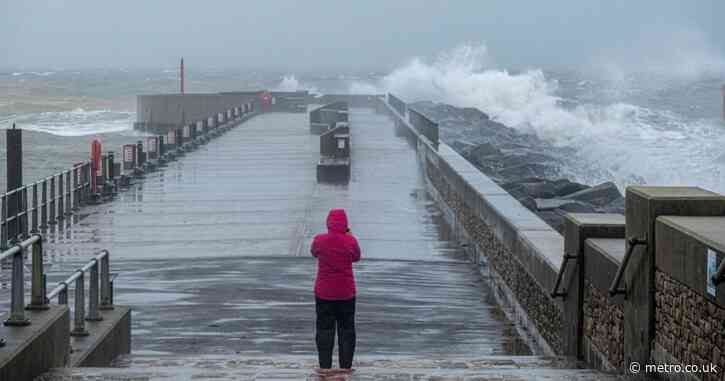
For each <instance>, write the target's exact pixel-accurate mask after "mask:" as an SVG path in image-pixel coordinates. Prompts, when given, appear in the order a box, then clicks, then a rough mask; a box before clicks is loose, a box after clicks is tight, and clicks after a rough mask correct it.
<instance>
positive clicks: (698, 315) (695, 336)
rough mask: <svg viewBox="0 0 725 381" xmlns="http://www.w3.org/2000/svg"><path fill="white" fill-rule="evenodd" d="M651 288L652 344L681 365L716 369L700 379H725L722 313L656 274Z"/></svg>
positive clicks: (698, 294)
mask: <svg viewBox="0 0 725 381" xmlns="http://www.w3.org/2000/svg"><path fill="white" fill-rule="evenodd" d="M655 285H656V292H655V306H656V308H655V343H656V344H657V345H658V346H660V347H662V348H663V349H664V350H665V351H666V352H667V353H668V354H669V355H671V356H672V357H673V358H674V359H676V360H677V361H678V362H679V363H681V364H697V365H708V364H710V363H713V364H715V365H717V367H718V370H719V372H720V373H719V374H718V375H713V374H702V375H700V376H701V379H703V380H723V379H725V354H723V349H725V309H723V308H721V307H720V306H718V305H717V304H716V303H714V302H712V301H711V300H708V299H706V298H704V297H703V296H702V295H701V294H700V293H697V292H695V291H693V290H692V289H690V288H689V287H687V286H686V285H684V284H682V283H680V282H678V281H677V280H675V279H673V278H672V277H670V276H669V275H667V274H666V273H664V272H662V271H659V270H658V271H656V273H655Z"/></svg>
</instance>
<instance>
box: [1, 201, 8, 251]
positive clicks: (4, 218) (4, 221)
mask: <svg viewBox="0 0 725 381" xmlns="http://www.w3.org/2000/svg"><path fill="white" fill-rule="evenodd" d="M0 202H1V203H2V210H0V250H5V249H7V248H8V197H7V196H6V195H3V196H2V200H1V201H0Z"/></svg>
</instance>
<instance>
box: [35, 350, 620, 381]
mask: <svg viewBox="0 0 725 381" xmlns="http://www.w3.org/2000/svg"><path fill="white" fill-rule="evenodd" d="M118 365H119V368H115V369H109V368H76V369H67V368H66V369H55V370H53V371H51V372H49V373H48V374H46V375H44V376H42V377H41V378H39V379H38V381H71V380H72V381H86V380H88V381H90V380H108V379H112V380H118V381H131V380H134V381H137V380H149V381H151V380H221V381H224V380H340V381H342V380H390V381H396V380H405V381H413V380H436V381H464V380H467V381H485V380H495V381H528V380H547V381H548V380H551V381H553V380H579V381H582V380H583V381H608V380H624V378H622V377H621V376H615V375H610V374H603V373H601V372H596V371H592V370H587V369H576V368H572V367H570V366H569V364H564V363H561V362H559V361H558V360H555V359H545V358H538V357H524V358H516V359H512V358H508V357H478V358H475V357H462V358H452V359H447V360H421V359H411V358H404V357H401V358H394V359H391V358H384V359H381V358H370V357H368V358H362V359H358V360H357V361H356V362H355V364H354V369H355V370H354V371H353V372H352V373H349V374H344V373H341V372H339V371H333V372H334V373H322V372H320V371H318V370H315V366H316V364H315V363H314V361H312V360H309V359H304V358H300V357H277V358H274V359H269V358H239V357H228V356H194V357H164V356H133V357H132V358H130V359H128V360H122V361H120V363H119V364H118Z"/></svg>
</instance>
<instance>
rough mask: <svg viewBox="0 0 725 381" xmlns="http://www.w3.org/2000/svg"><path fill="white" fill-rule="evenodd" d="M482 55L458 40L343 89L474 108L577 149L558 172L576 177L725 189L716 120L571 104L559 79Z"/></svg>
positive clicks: (615, 105) (722, 142)
mask: <svg viewBox="0 0 725 381" xmlns="http://www.w3.org/2000/svg"><path fill="white" fill-rule="evenodd" d="M488 53H489V52H488V50H487V49H486V48H485V46H471V45H464V46H461V47H458V48H456V49H454V50H452V51H450V52H446V53H443V54H441V55H439V56H438V57H437V58H436V59H435V60H433V61H431V62H428V61H425V60H423V59H420V58H414V59H412V60H410V61H409V62H408V63H407V64H406V65H404V66H402V67H400V68H398V69H396V70H393V71H392V72H391V73H390V74H388V75H386V76H384V77H383V78H382V79H381V80H379V81H378V82H375V83H370V82H358V83H354V84H353V85H352V86H351V87H350V90H351V92H361V91H364V92H366V93H370V92H375V93H384V92H392V93H394V94H396V95H398V96H400V97H402V98H403V99H404V100H406V101H408V102H414V101H420V100H432V101H436V102H442V103H448V104H452V105H455V106H459V107H476V108H479V109H480V110H482V111H484V112H486V113H488V114H489V115H490V116H491V117H492V119H494V120H496V121H498V122H501V123H504V124H506V125H508V126H511V127H514V128H516V129H518V130H520V131H522V132H526V133H533V134H535V135H537V136H538V137H540V138H542V139H545V140H547V141H549V142H551V143H552V144H554V145H556V146H559V147H568V148H574V149H575V150H576V153H577V154H576V155H575V156H573V157H571V158H570V160H569V165H568V167H566V168H563V171H564V172H565V173H567V174H568V175H569V176H570V177H571V179H572V180H575V181H581V182H585V183H589V184H594V183H600V182H604V181H614V182H615V183H617V184H618V185H619V186H620V187H622V188H623V187H625V186H627V185H630V184H635V183H647V184H652V185H698V186H703V187H705V188H709V189H713V190H716V191H721V192H725V178H724V175H723V173H725V163H723V162H722V160H718V158H720V157H721V156H722V155H723V153H725V149H723V148H722V147H725V126H723V125H722V122H721V121H719V120H716V119H715V120H713V119H706V118H691V117H686V116H684V115H680V114H679V113H677V112H674V111H672V110H669V109H667V108H666V105H661V106H659V107H655V106H654V105H652V104H650V105H649V106H650V107H645V106H642V105H637V104H632V103H629V102H625V101H616V100H615V101H612V102H610V103H604V104H602V103H593V102H579V101H577V100H574V101H573V102H570V100H569V99H567V100H565V99H563V98H562V97H561V95H560V87H559V81H557V80H555V79H552V78H549V77H548V76H547V74H546V73H545V72H544V71H543V70H541V69H531V70H525V71H521V72H517V73H512V72H509V71H507V70H500V69H496V68H494V67H491V66H490V63H489V62H491V59H490V57H489V54H488ZM584 85H586V83H585V84H584ZM584 85H583V86H584ZM630 85H631V86H636V83H634V84H630ZM371 90H372V91H371Z"/></svg>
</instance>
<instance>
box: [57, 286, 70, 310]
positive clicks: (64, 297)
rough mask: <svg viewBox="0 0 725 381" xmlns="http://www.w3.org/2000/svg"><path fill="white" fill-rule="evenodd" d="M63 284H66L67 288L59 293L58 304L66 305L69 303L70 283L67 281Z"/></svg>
mask: <svg viewBox="0 0 725 381" xmlns="http://www.w3.org/2000/svg"><path fill="white" fill-rule="evenodd" d="M63 284H65V288H64V289H63V290H61V291H60V293H58V304H60V305H64V306H66V305H68V284H66V283H65V282H64V283H63Z"/></svg>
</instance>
